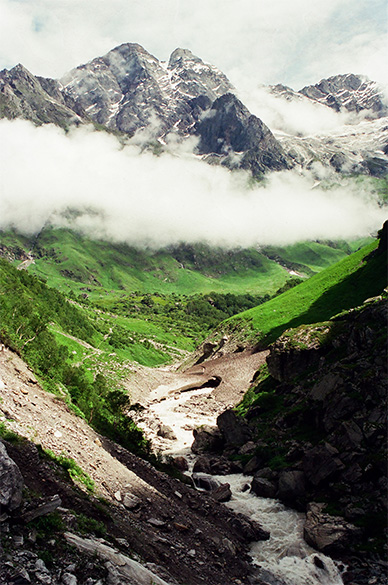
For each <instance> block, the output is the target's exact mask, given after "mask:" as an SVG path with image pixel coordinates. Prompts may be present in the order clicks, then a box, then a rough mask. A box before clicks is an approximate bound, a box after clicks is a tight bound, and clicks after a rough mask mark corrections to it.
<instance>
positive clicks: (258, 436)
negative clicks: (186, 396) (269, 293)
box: [218, 234, 388, 550]
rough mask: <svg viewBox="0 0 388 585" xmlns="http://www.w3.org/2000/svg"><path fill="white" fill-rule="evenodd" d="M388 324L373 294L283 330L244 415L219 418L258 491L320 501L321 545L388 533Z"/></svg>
mask: <svg viewBox="0 0 388 585" xmlns="http://www.w3.org/2000/svg"><path fill="white" fill-rule="evenodd" d="M383 238H384V234H382V239H383ZM378 253H380V252H379V251H378ZM386 331H387V301H386V300H384V299H382V298H381V297H377V298H376V299H369V300H368V302H366V303H365V304H364V305H363V306H361V307H359V308H357V309H352V310H350V311H348V312H344V313H343V314H341V315H339V316H337V317H335V318H334V319H332V320H331V321H329V322H326V323H321V324H319V325H317V326H314V325H313V326H301V327H299V328H298V329H296V330H290V331H288V332H286V333H285V334H284V335H283V336H281V337H280V338H279V339H278V340H277V341H276V342H275V343H274V344H273V345H272V346H271V347H270V353H269V356H268V357H267V363H268V371H269V374H270V375H269V377H268V378H266V379H265V381H264V382H261V383H259V385H258V386H257V388H256V393H257V394H256V396H257V398H256V400H254V401H253V404H252V406H251V407H250V408H248V409H247V412H246V413H245V417H244V418H242V417H240V416H238V415H237V414H236V413H234V412H233V411H232V414H230V413H229V411H227V412H226V413H224V414H222V415H220V417H219V419H218V424H219V428H220V430H221V432H222V433H223V435H224V437H225V438H226V437H228V442H227V445H228V448H227V451H225V452H227V453H228V454H229V455H231V454H232V455H234V457H241V458H244V459H245V461H247V462H246V463H245V465H244V471H245V472H246V473H249V474H253V473H254V474H255V475H254V477H253V479H252V483H251V490H252V492H254V493H256V494H257V495H260V496H261V497H277V498H280V499H281V500H282V501H284V502H285V503H287V504H288V505H290V506H293V507H295V508H297V509H300V510H305V509H306V507H307V506H308V504H309V502H322V508H320V511H319V514H322V516H319V517H318V516H317V514H316V508H314V509H313V511H311V513H310V516H309V521H308V524H307V528H306V534H308V537H307V538H308V539H309V541H310V542H311V543H313V545H314V546H317V547H318V548H320V550H326V548H328V549H330V548H332V549H333V550H334V549H336V550H337V549H340V548H341V547H342V550H343V549H344V548H346V546H349V547H352V546H354V543H355V539H358V541H359V542H360V540H361V541H363V542H366V540H368V546H371V542H372V543H373V542H375V543H376V546H377V543H378V540H379V538H384V536H383V535H384V530H385V528H386V526H385V520H384V519H386V517H387V502H386V497H385V495H386V489H387V478H386V465H385V462H386V458H387V442H386V436H387V427H386V412H387V392H386V389H387V385H388V384H387V382H388V378H387V362H386V352H387V348H386ZM224 419H225V420H227V421H228V424H227V425H225V424H223V420H224ZM229 421H231V422H229ZM245 425H247V428H248V431H247V432H246V434H245V435H244V433H245V430H244V432H243V433H241V429H246V427H245ZM225 429H226V430H225ZM239 433H240V435H239ZM235 437H238V440H236V439H235ZM275 437H276V440H274V438H275ZM244 438H245V445H246V446H247V449H245V445H243V446H242V447H241V444H242V441H243V440H244ZM252 441H253V442H254V443H255V448H254V449H253V450H252ZM248 445H249V449H248ZM248 454H249V455H250V458H249V459H248V460H247V459H246V458H247V455H248ZM324 503H325V504H328V508H327V510H330V512H331V513H332V514H333V513H335V515H336V516H338V517H339V518H341V522H340V523H339V520H338V518H336V519H335V520H330V516H329V514H328V511H327V510H325V509H324V505H323V504H324ZM317 518H318V520H317ZM323 521H324V527H325V528H324V529H323V528H322V532H319V530H318V528H317V527H319V525H320V524H322V522H323ZM350 525H356V526H357V527H358V528H357V530H356V528H354V526H353V527H351V526H350ZM359 528H362V530H360V529H359ZM317 531H318V532H317ZM329 536H330V539H331V540H330V539H329ZM353 537H354V538H353ZM325 539H327V540H325Z"/></svg>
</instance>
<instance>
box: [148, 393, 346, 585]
mask: <svg viewBox="0 0 388 585" xmlns="http://www.w3.org/2000/svg"><path fill="white" fill-rule="evenodd" d="M212 390H213V389H212V388H202V389H200V390H191V391H186V392H181V393H180V394H168V388H167V387H164V386H160V387H158V388H157V389H156V390H154V391H153V392H152V393H151V395H150V397H149V398H150V403H149V407H148V414H147V418H148V417H149V420H154V421H155V420H156V421H158V422H159V423H161V424H163V425H166V426H168V427H170V429H172V431H173V433H174V435H175V437H176V438H175V439H172V438H170V439H166V438H164V439H161V438H160V437H159V436H157V434H156V433H155V434H152V437H150V438H152V442H153V445H154V447H156V448H158V449H159V450H160V451H161V452H162V453H163V454H164V455H170V456H174V457H177V456H184V457H185V458H186V459H187V461H188V463H189V468H190V470H192V468H193V465H194V462H195V455H194V454H193V453H192V452H191V450H190V447H191V445H192V443H193V428H195V427H198V426H200V425H203V424H209V425H215V419H216V416H217V413H215V411H214V407H211V405H212V400H211V399H212V396H211V392H212ZM212 477H213V478H214V479H216V480H218V481H219V482H220V483H229V484H230V487H231V491H232V498H231V500H230V501H229V502H228V503H227V504H225V505H227V506H229V507H230V508H231V509H233V510H234V511H236V512H240V513H242V514H244V515H246V516H248V517H249V518H251V519H253V520H256V521H257V522H258V523H259V524H261V525H262V527H263V528H264V529H266V530H268V531H269V532H270V534H271V536H270V539H269V540H268V541H260V542H256V543H253V544H252V545H251V551H250V554H251V557H252V563H253V564H254V565H256V566H257V567H260V570H261V571H263V577H264V575H265V576H266V579H268V583H273V585H343V581H342V578H341V574H340V568H339V567H337V566H336V564H335V563H334V562H333V560H332V559H330V558H328V557H326V556H325V555H323V554H322V553H318V552H316V551H315V550H314V549H312V548H311V547H309V546H308V545H307V544H306V542H305V541H304V539H303V525H304V514H301V513H298V512H296V511H294V510H292V509H289V508H286V507H285V506H284V505H283V504H281V503H280V502H279V501H278V500H273V499H269V498H260V497H257V496H256V495H254V494H253V493H251V492H250V490H249V489H247V487H246V486H247V484H249V483H250V477H249V476H245V475H242V474H233V475H227V476H212ZM266 572H268V573H266ZM270 575H272V576H273V577H275V580H273V577H271V576H270ZM271 579H272V580H271Z"/></svg>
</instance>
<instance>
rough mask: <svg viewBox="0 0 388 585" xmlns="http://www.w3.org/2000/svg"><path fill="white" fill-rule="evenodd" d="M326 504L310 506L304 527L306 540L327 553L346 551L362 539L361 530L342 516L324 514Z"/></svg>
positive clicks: (312, 504)
mask: <svg viewBox="0 0 388 585" xmlns="http://www.w3.org/2000/svg"><path fill="white" fill-rule="evenodd" d="M324 508H325V504H317V503H315V502H313V503H311V504H309V507H308V509H307V515H306V522H305V525H304V539H305V541H306V542H307V544H309V545H310V546H312V547H314V548H316V549H317V550H319V551H322V552H325V553H332V552H336V551H346V550H347V549H348V547H349V546H350V545H351V544H353V543H354V541H355V540H357V539H358V538H359V537H360V534H361V530H360V529H359V528H357V527H356V526H354V525H353V524H350V523H349V522H347V521H346V520H344V518H341V517H340V516H330V515H329V514H326V513H325V512H324Z"/></svg>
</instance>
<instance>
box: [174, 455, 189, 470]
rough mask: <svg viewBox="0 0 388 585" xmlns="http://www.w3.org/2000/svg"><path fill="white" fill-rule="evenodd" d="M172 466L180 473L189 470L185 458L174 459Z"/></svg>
mask: <svg viewBox="0 0 388 585" xmlns="http://www.w3.org/2000/svg"><path fill="white" fill-rule="evenodd" d="M174 465H175V467H176V468H177V469H179V470H180V471H187V470H188V469H189V464H188V462H187V459H186V457H174Z"/></svg>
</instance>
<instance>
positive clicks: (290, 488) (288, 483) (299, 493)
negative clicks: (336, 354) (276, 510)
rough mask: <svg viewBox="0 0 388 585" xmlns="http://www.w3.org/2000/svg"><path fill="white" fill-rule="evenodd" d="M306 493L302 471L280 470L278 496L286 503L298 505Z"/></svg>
mask: <svg viewBox="0 0 388 585" xmlns="http://www.w3.org/2000/svg"><path fill="white" fill-rule="evenodd" d="M305 495H306V483H305V476H304V473H303V471H298V470H291V471H282V472H281V473H280V475H279V490H278V498H279V499H280V500H282V502H285V503H287V504H290V505H292V506H294V507H298V506H299V505H300V503H301V501H302V500H303V498H304V497H305Z"/></svg>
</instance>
